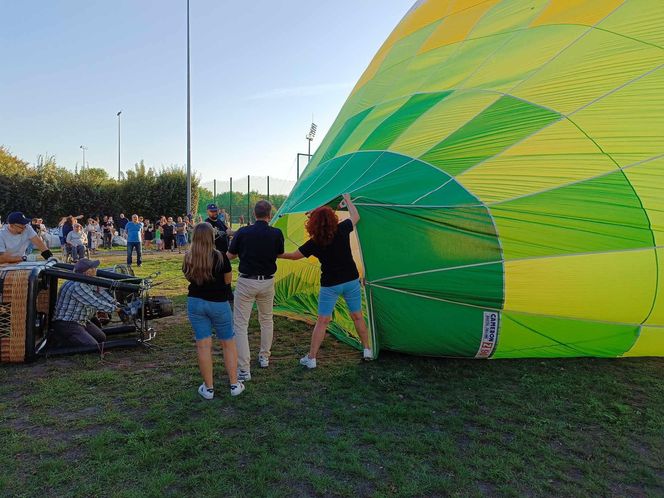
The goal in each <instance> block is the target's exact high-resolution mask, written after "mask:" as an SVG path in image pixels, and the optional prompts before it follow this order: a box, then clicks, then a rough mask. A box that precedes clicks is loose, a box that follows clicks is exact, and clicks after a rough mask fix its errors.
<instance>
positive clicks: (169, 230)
mask: <svg viewBox="0 0 664 498" xmlns="http://www.w3.org/2000/svg"><path fill="white" fill-rule="evenodd" d="M161 230H162V231H163V232H164V237H173V235H174V234H175V226H173V225H171V224H170V223H166V224H164V225H162V226H161Z"/></svg>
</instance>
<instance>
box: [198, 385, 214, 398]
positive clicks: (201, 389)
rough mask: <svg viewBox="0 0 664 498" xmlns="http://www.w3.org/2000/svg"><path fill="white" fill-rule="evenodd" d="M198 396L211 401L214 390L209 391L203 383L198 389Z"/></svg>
mask: <svg viewBox="0 0 664 498" xmlns="http://www.w3.org/2000/svg"><path fill="white" fill-rule="evenodd" d="M198 394H200V395H201V397H203V398H204V399H212V398H214V389H210V388H209V387H208V386H206V385H205V382H203V383H202V384H201V385H200V387H199V388H198Z"/></svg>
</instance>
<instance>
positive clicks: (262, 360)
mask: <svg viewBox="0 0 664 498" xmlns="http://www.w3.org/2000/svg"><path fill="white" fill-rule="evenodd" d="M258 364H259V365H260V367H261V368H267V367H269V366H270V357H269V356H263V355H258Z"/></svg>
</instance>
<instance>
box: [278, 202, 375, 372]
mask: <svg viewBox="0 0 664 498" xmlns="http://www.w3.org/2000/svg"><path fill="white" fill-rule="evenodd" d="M343 199H344V200H343V202H342V204H343V203H345V205H346V206H347V207H348V213H349V214H350V219H347V220H344V221H342V222H341V223H339V219H338V218H337V215H336V214H335V212H334V211H333V210H332V208H330V207H328V206H323V207H319V208H317V209H314V210H313V211H312V212H311V213H309V219H308V220H307V224H306V225H305V228H306V230H307V233H309V236H310V237H311V238H310V239H309V240H308V241H307V242H306V243H305V244H304V245H302V246H300V248H299V249H298V250H297V251H293V252H289V253H284V254H282V255H281V256H279V257H280V258H284V259H293V260H295V259H302V258H305V257H309V256H315V257H317V258H318V259H319V260H320V264H321V278H320V294H319V295H318V319H317V320H316V325H315V327H314V330H313V333H312V335H311V347H310V349H309V354H308V355H306V356H304V357H303V358H302V359H300V364H302V365H304V366H306V367H307V368H316V355H317V354H318V349H319V348H320V345H321V343H322V342H323V339H324V338H325V331H326V330H327V326H328V324H329V323H330V320H332V312H333V310H334V307H335V305H336V303H337V300H338V299H339V296H342V295H343V297H344V299H345V301H346V304H347V305H348V309H349V310H350V316H351V317H352V319H353V323H354V324H355V330H357V333H358V335H359V336H360V340H361V341H362V345H363V346H364V353H363V358H364V359H365V360H371V359H372V358H373V355H372V352H371V348H370V346H369V333H368V331H367V324H366V323H365V321H364V316H363V315H362V291H361V288H360V274H359V273H358V271H357V266H356V265H355V261H354V260H353V254H352V252H351V248H350V233H351V232H352V231H353V229H354V227H355V225H356V224H357V222H358V221H360V213H358V211H357V208H356V207H355V205H354V204H353V202H352V201H351V199H350V195H348V194H344V195H343Z"/></svg>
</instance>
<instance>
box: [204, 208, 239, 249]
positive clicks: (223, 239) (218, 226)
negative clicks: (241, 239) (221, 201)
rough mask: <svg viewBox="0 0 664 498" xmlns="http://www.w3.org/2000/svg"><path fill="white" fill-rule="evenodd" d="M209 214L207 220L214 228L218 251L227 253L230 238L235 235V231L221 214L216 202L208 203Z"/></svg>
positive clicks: (215, 243)
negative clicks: (227, 224)
mask: <svg viewBox="0 0 664 498" xmlns="http://www.w3.org/2000/svg"><path fill="white" fill-rule="evenodd" d="M207 214H208V217H207V219H206V220H205V222H206V223H209V224H210V225H212V228H214V245H215V246H216V247H217V251H220V252H221V253H223V254H225V253H226V251H228V238H229V237H230V236H231V235H233V232H232V230H231V229H229V228H228V226H226V223H225V221H224V220H222V218H221V217H220V216H219V208H218V207H217V205H216V204H208V205H207Z"/></svg>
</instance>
